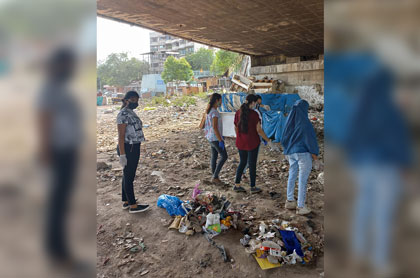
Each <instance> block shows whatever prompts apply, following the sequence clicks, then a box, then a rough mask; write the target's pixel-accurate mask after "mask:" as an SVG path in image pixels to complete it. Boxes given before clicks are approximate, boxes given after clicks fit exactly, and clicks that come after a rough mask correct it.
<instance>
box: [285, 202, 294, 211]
mask: <svg viewBox="0 0 420 278" xmlns="http://www.w3.org/2000/svg"><path fill="white" fill-rule="evenodd" d="M284 208H285V209H295V208H296V201H289V200H286V203H285V204H284Z"/></svg>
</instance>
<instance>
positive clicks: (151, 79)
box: [140, 74, 166, 98]
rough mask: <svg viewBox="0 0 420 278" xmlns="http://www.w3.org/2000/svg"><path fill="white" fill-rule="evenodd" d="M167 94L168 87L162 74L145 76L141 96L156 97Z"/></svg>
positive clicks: (142, 81)
mask: <svg viewBox="0 0 420 278" xmlns="http://www.w3.org/2000/svg"><path fill="white" fill-rule="evenodd" d="M165 93H166V85H165V82H164V81H163V80H162V77H161V76H160V74H145V75H143V78H142V80H141V90H140V96H141V97H142V98H147V97H154V96H157V95H161V94H162V95H163V94H165Z"/></svg>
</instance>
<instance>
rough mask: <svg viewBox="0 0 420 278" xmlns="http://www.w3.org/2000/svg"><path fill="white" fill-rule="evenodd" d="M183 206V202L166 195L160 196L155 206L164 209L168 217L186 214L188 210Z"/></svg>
mask: <svg viewBox="0 0 420 278" xmlns="http://www.w3.org/2000/svg"><path fill="white" fill-rule="evenodd" d="M183 204H184V202H183V201H181V200H180V199H179V198H178V197H176V196H171V195H166V194H163V195H160V196H159V198H158V200H157V206H158V207H160V208H164V209H166V211H167V212H168V213H169V215H170V216H175V215H181V216H185V215H186V214H187V213H188V210H187V209H186V208H185V206H184V205H183Z"/></svg>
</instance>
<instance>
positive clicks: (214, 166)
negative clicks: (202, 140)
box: [210, 141, 228, 179]
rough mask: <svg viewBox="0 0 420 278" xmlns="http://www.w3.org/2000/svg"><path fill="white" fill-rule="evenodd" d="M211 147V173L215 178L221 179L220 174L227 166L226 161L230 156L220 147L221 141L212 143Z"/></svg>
mask: <svg viewBox="0 0 420 278" xmlns="http://www.w3.org/2000/svg"><path fill="white" fill-rule="evenodd" d="M210 147H211V161H210V165H211V173H212V174H213V178H215V179H216V178H219V173H220V171H221V170H222V167H223V165H224V164H225V162H226V160H227V159H228V154H227V152H226V148H224V149H223V150H222V149H221V148H220V147H219V141H212V142H210ZM219 154H220V159H219V162H217V158H218V156H219Z"/></svg>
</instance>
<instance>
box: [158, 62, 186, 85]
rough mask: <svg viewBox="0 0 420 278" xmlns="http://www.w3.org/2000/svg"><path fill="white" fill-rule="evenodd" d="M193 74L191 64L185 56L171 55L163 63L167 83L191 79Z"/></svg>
mask: <svg viewBox="0 0 420 278" xmlns="http://www.w3.org/2000/svg"><path fill="white" fill-rule="evenodd" d="M192 76H193V71H192V69H191V66H190V64H188V62H187V60H185V58H180V59H176V58H174V57H173V56H169V57H168V58H167V59H166V61H165V64H164V65H163V72H162V79H163V80H164V81H165V83H168V82H171V81H181V80H183V81H189V80H190V79H191V77H192Z"/></svg>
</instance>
